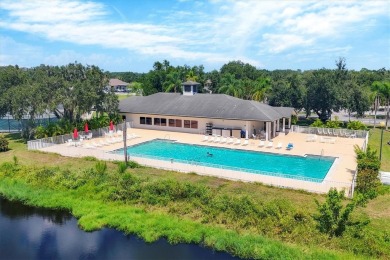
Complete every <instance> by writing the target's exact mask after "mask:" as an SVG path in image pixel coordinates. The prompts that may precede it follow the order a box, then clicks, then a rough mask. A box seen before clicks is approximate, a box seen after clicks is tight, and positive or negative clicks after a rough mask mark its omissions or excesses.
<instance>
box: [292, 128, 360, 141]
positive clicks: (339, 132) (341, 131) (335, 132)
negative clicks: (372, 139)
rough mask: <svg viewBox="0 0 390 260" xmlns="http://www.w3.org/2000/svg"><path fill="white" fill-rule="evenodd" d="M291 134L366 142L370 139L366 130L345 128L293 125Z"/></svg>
mask: <svg viewBox="0 0 390 260" xmlns="http://www.w3.org/2000/svg"><path fill="white" fill-rule="evenodd" d="M291 132H294V133H305V134H316V135H324V136H339V137H349V138H364V139H366V140H367V138H368V131H366V130H351V129H345V128H325V127H311V126H299V125H292V126H291Z"/></svg>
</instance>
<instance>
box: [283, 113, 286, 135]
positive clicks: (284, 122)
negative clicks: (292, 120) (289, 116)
mask: <svg viewBox="0 0 390 260" xmlns="http://www.w3.org/2000/svg"><path fill="white" fill-rule="evenodd" d="M284 132H286V118H284V117H283V133H284Z"/></svg>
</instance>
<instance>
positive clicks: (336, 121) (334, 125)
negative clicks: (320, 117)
mask: <svg viewBox="0 0 390 260" xmlns="http://www.w3.org/2000/svg"><path fill="white" fill-rule="evenodd" d="M340 125H341V122H340V121H339V118H338V117H337V116H336V117H335V118H334V120H328V121H326V124H325V127H327V128H340Z"/></svg>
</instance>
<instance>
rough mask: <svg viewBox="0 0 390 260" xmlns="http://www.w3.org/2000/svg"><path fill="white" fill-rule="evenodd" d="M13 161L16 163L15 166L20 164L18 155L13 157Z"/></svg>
mask: <svg viewBox="0 0 390 260" xmlns="http://www.w3.org/2000/svg"><path fill="white" fill-rule="evenodd" d="M12 160H13V161H14V165H15V166H16V165H18V164H19V159H18V157H16V155H14V156H13V157H12Z"/></svg>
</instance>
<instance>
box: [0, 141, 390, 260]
mask: <svg viewBox="0 0 390 260" xmlns="http://www.w3.org/2000/svg"><path fill="white" fill-rule="evenodd" d="M10 137H11V139H10V141H11V143H10V147H11V149H12V150H10V151H8V152H6V153H1V154H0V193H1V194H3V195H5V196H6V197H8V198H11V199H17V200H22V201H25V202H27V203H29V204H31V205H36V206H45V207H51V208H66V209H68V210H70V211H71V212H72V214H74V215H75V216H76V217H78V218H79V223H80V225H81V226H82V227H83V228H85V229H87V230H93V229H98V228H101V227H103V226H109V227H114V228H117V229H120V230H123V231H124V232H127V233H134V234H136V235H139V236H141V237H143V238H144V239H145V240H146V241H154V240H156V239H157V238H159V237H166V238H168V240H169V241H171V242H172V243H177V242H186V243H198V244H203V245H205V246H209V247H213V248H215V249H217V250H223V251H227V252H230V253H232V254H234V255H238V256H241V257H247V258H279V259H280V258H283V259H284V258H294V259H296V258H316V259H317V258H322V259H327V258H332V259H333V258H342V259H352V258H353V259H356V258H359V257H363V258H367V257H373V258H388V257H389V256H390V249H389V247H388V244H389V236H390V213H389V212H388V210H386V209H388V208H389V206H390V193H389V192H388V191H384V192H383V194H382V195H381V196H379V197H378V198H377V199H375V200H373V201H370V203H369V204H368V205H367V207H366V208H358V209H357V210H356V212H354V213H353V218H352V220H353V221H355V222H359V221H360V222H361V221H364V220H366V219H368V218H370V219H371V222H370V224H369V225H368V226H365V227H362V226H358V225H357V226H354V227H352V228H349V229H348V230H347V231H346V233H345V235H344V236H343V237H338V238H328V237H327V236H326V235H324V234H321V233H319V232H318V231H317V229H316V223H315V222H314V220H313V218H312V215H313V214H314V213H315V212H316V205H315V203H314V198H316V199H318V200H320V201H323V200H324V197H323V196H322V195H318V194H309V193H306V192H299V191H293V190H287V189H278V188H272V187H267V186H263V185H260V184H252V183H241V182H232V181H228V180H221V179H217V178H212V177H205V176H198V175H195V174H183V173H177V172H172V171H162V170H157V169H152V168H135V169H128V170H127V171H126V172H125V173H119V171H118V165H117V164H115V163H107V169H106V170H104V169H102V167H96V166H97V164H100V162H97V161H96V160H94V159H93V158H65V157H62V156H59V155H56V154H44V153H40V152H29V151H26V150H25V146H24V145H23V144H22V143H21V142H19V140H18V139H17V137H16V136H10ZM14 155H15V156H16V157H17V159H18V160H17V161H18V162H19V164H17V165H15V163H14V159H13V158H14ZM37 165H39V167H38V166H37Z"/></svg>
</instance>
